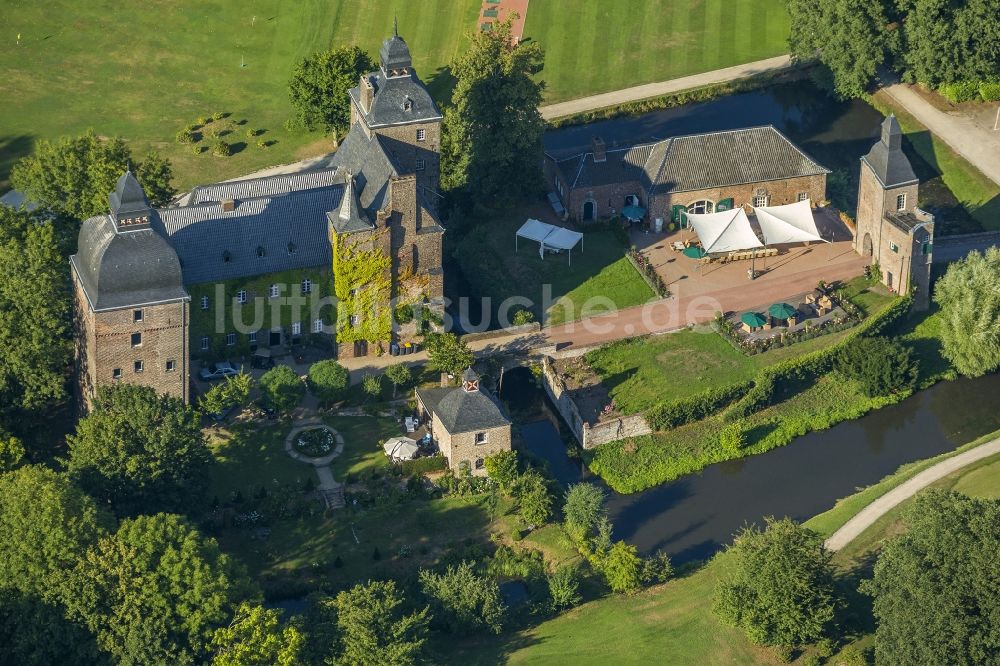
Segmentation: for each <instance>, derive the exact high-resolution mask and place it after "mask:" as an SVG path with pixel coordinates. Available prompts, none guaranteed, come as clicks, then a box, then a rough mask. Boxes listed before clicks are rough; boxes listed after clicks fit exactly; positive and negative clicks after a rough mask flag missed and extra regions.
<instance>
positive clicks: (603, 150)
mask: <svg viewBox="0 0 1000 666" xmlns="http://www.w3.org/2000/svg"><path fill="white" fill-rule="evenodd" d="M593 150H594V161H595V162H606V161H607V160H608V149H607V146H606V145H605V144H604V139H602V138H601V137H599V136H595V137H594V140H593Z"/></svg>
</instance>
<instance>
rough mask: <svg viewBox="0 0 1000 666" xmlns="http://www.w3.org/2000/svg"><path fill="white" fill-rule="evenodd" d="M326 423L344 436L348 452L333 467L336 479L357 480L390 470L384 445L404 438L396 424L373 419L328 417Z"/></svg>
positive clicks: (390, 421) (363, 417)
mask: <svg viewBox="0 0 1000 666" xmlns="http://www.w3.org/2000/svg"><path fill="white" fill-rule="evenodd" d="M323 420H324V421H325V422H326V423H327V424H328V425H330V426H331V427H333V428H334V429H335V430H337V432H339V433H340V434H341V435H343V436H344V452H343V453H342V454H341V455H339V456H337V458H335V459H334V461H333V463H332V464H331V465H330V469H332V470H333V476H334V478H336V479H338V480H343V479H345V478H346V477H347V475H348V474H350V475H352V476H355V477H356V476H358V475H359V474H361V473H363V472H367V471H372V470H379V469H383V470H384V469H388V468H389V460H388V458H386V457H385V451H383V450H382V447H381V446H380V442H384V441H385V440H387V439H389V438H390V437H395V436H397V435H402V434H403V432H402V431H401V430H400V427H399V424H398V423H396V421H394V420H393V419H388V418H376V417H372V416H327V417H325V418H324V419H323Z"/></svg>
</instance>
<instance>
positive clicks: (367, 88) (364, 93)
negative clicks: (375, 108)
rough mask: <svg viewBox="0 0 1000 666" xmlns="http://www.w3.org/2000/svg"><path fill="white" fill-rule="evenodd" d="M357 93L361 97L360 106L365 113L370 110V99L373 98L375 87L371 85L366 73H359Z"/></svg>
mask: <svg viewBox="0 0 1000 666" xmlns="http://www.w3.org/2000/svg"><path fill="white" fill-rule="evenodd" d="M358 93H359V96H360V97H361V108H362V109H363V110H364V112H365V113H368V112H370V111H371V110H372V101H374V99H375V87H374V86H372V82H371V79H369V78H368V75H367V74H362V75H361V83H360V85H359V86H358Z"/></svg>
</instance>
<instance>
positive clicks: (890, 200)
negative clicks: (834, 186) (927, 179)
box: [854, 115, 934, 309]
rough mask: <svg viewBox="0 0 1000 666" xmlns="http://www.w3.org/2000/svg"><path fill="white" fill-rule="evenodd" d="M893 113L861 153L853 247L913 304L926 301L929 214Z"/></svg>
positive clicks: (930, 239)
mask: <svg viewBox="0 0 1000 666" xmlns="http://www.w3.org/2000/svg"><path fill="white" fill-rule="evenodd" d="M902 141H903V135H902V131H901V130H900V128H899V122H898V121H897V120H896V117H895V116H893V115H890V116H889V117H888V118H886V119H885V122H883V123H882V136H881V138H880V139H879V142H878V143H876V144H875V145H874V146H873V147H872V149H871V151H870V152H869V153H868V154H867V155H865V156H864V157H862V158H861V182H860V184H859V187H858V215H857V233H856V234H855V237H854V249H855V251H857V252H858V254H861V255H863V256H866V257H871V258H872V260H873V261H874V262H875V263H877V264H878V266H879V270H880V272H881V274H882V282H883V284H885V285H886V286H887V287H889V289H891V290H894V291H898V292H899V293H906V292H907V291H908V290H909V289H910V288H912V289H913V299H914V307H915V308H917V309H926V308H927V307H929V305H930V281H931V251H932V247H933V242H934V216H933V215H931V214H930V213H927V212H925V211H922V210H920V209H919V208H917V197H918V195H919V187H920V181H919V180H918V179H917V176H916V174H915V173H914V172H913V167H911V166H910V161H909V160H908V159H907V158H906V155H904V154H903V147H902Z"/></svg>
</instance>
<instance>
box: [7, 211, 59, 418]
mask: <svg viewBox="0 0 1000 666" xmlns="http://www.w3.org/2000/svg"><path fill="white" fill-rule="evenodd" d="M70 309H71V308H70V297H69V288H68V280H67V264H66V260H65V258H64V257H63V256H62V255H61V254H60V252H59V247H58V243H57V240H56V236H55V233H54V230H53V228H52V225H51V224H48V223H43V222H39V221H37V220H35V219H33V218H32V217H31V216H30V215H28V214H27V213H25V212H23V211H16V210H14V209H12V208H8V207H7V206H2V205H0V349H2V350H3V351H2V353H0V422H2V423H3V424H5V425H6V426H7V428H8V429H9V430H11V431H14V432H16V433H18V434H21V435H24V434H26V433H25V430H26V428H25V427H24V424H25V423H27V422H29V421H30V420H31V419H30V418H25V417H30V416H31V415H32V414H36V415H37V414H38V413H40V412H41V411H43V410H48V409H51V407H52V406H53V405H54V404H56V403H59V402H62V401H63V400H65V399H66V397H67V394H66V377H67V369H68V368H69V364H70V360H71V357H72V352H73V347H72V343H71V341H70V329H71V326H70Z"/></svg>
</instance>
